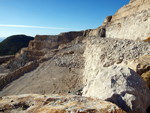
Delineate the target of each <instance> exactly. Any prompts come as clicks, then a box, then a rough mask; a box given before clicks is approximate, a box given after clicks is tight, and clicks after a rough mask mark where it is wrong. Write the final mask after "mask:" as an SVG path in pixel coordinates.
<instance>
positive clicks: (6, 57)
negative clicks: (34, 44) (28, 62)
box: [0, 55, 15, 64]
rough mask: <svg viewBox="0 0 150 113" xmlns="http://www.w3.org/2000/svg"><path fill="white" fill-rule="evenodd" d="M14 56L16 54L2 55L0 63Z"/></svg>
mask: <svg viewBox="0 0 150 113" xmlns="http://www.w3.org/2000/svg"><path fill="white" fill-rule="evenodd" d="M13 58H15V56H14V55H10V56H2V57H0V64H1V63H3V62H7V61H9V60H10V59H13Z"/></svg>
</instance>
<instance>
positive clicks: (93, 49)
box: [83, 37, 150, 82]
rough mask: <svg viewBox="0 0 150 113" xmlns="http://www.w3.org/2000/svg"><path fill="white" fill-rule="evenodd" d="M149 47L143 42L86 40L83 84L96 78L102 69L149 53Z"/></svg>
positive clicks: (111, 39) (100, 38) (104, 39)
mask: <svg viewBox="0 0 150 113" xmlns="http://www.w3.org/2000/svg"><path fill="white" fill-rule="evenodd" d="M149 48H150V45H149V43H147V42H143V41H133V40H128V39H114V38H102V37H90V38H87V40H86V49H85V52H84V57H85V69H84V74H83V75H86V76H85V79H84V81H85V82H89V81H90V80H92V79H93V78H95V77H96V75H97V73H98V71H99V70H100V68H102V67H109V66H111V65H114V64H120V63H126V62H127V61H128V60H129V59H133V58H136V57H139V56H141V55H143V54H145V53H150V49H149Z"/></svg>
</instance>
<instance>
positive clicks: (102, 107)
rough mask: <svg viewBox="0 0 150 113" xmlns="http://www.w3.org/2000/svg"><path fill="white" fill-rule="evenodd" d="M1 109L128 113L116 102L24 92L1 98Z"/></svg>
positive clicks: (38, 112) (35, 112)
mask: <svg viewBox="0 0 150 113" xmlns="http://www.w3.org/2000/svg"><path fill="white" fill-rule="evenodd" d="M0 111H1V112H11V113H14V112H15V113H31V112H32V113H126V112H124V111H123V110H121V109H120V108H119V107H118V106H116V105H115V104H112V103H110V102H106V101H102V100H100V99H94V98H87V97H80V96H74V95H60V94H53V95H38V94H24V95H19V96H7V97H1V98H0Z"/></svg>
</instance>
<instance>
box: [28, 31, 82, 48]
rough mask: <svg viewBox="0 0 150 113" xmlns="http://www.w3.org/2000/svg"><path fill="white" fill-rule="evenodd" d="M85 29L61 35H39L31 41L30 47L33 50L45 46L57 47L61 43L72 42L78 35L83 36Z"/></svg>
mask: <svg viewBox="0 0 150 113" xmlns="http://www.w3.org/2000/svg"><path fill="white" fill-rule="evenodd" d="M82 35H83V31H79V32H66V33H61V34H59V35H37V36H35V39H34V40H33V41H30V43H29V46H28V48H29V49H32V50H42V49H44V48H49V49H52V48H56V47H58V46H59V45H60V44H65V43H68V42H71V41H72V40H73V39H75V38H76V37H77V36H82Z"/></svg>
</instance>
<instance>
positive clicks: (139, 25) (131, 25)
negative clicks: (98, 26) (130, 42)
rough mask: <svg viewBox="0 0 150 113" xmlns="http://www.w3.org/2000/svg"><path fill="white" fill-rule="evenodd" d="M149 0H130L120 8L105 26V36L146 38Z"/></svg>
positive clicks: (149, 26) (149, 17) (149, 15)
mask: <svg viewBox="0 0 150 113" xmlns="http://www.w3.org/2000/svg"><path fill="white" fill-rule="evenodd" d="M149 23H150V1H149V0H131V1H130V3H129V4H127V5H125V6H123V7H122V8H120V9H119V10H118V11H117V12H116V13H115V15H114V16H112V19H111V21H110V22H109V23H108V24H107V26H106V37H112V38H121V39H134V40H136V39H141V40H144V39H147V38H148V37H149V36H150V31H149V29H150V25H149Z"/></svg>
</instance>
